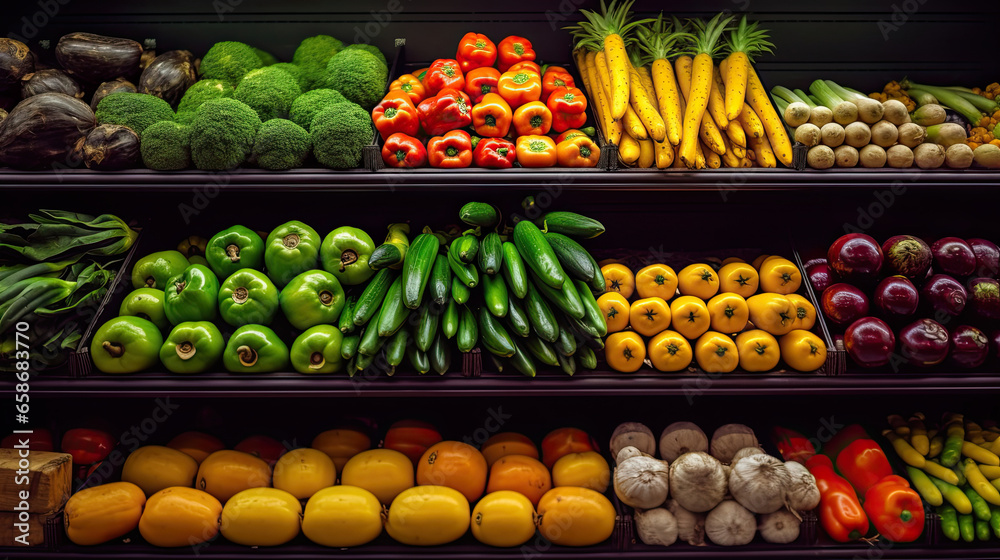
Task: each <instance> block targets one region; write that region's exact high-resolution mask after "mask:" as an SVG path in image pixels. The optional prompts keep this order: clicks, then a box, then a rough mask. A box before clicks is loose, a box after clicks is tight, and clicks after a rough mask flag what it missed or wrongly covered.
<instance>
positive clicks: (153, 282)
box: [146, 275, 156, 288]
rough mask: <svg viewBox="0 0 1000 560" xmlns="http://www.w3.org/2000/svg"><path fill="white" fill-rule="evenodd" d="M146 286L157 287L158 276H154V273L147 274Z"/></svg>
mask: <svg viewBox="0 0 1000 560" xmlns="http://www.w3.org/2000/svg"><path fill="white" fill-rule="evenodd" d="M146 287H147V288H155V287H156V278H153V276H152V275H149V276H147V277H146Z"/></svg>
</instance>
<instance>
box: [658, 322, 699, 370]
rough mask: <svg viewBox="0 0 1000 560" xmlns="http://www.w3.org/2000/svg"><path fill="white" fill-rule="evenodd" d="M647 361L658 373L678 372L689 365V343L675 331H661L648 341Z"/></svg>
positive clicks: (691, 354)
mask: <svg viewBox="0 0 1000 560" xmlns="http://www.w3.org/2000/svg"><path fill="white" fill-rule="evenodd" d="M647 355H648V356H649V361H650V362H652V363H653V367H654V368H656V369H658V370H659V371H680V370H682V369H684V368H686V367H688V366H689V365H690V364H691V360H692V359H693V358H694V353H693V352H692V351H691V343H690V342H688V341H687V339H686V338H684V337H683V336H681V334H680V333H678V332H676V331H663V332H661V333H660V334H658V335H656V336H654V337H653V338H651V339H650V340H649V349H648V351H647Z"/></svg>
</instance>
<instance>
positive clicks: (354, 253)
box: [319, 226, 375, 286]
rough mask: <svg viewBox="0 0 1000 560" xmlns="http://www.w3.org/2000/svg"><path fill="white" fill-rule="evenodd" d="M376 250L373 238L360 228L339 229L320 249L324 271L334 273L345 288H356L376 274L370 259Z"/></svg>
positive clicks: (327, 237) (345, 227)
mask: <svg viewBox="0 0 1000 560" xmlns="http://www.w3.org/2000/svg"><path fill="white" fill-rule="evenodd" d="M374 250H375V242H374V241H372V238H371V236H369V235H368V234H367V233H365V232H364V231H363V230H361V229H359V228H353V227H347V226H344V227H339V228H337V229H335V230H333V231H331V232H330V233H329V235H327V236H326V239H324V240H323V245H322V247H320V251H319V257H320V261H322V263H323V269H324V270H326V271H327V272H332V273H333V275H334V276H336V277H337V280H340V283H341V284H343V285H345V286H356V285H358V284H362V283H364V282H365V281H367V280H368V279H369V278H371V277H372V275H373V274H375V271H374V270H372V269H371V267H369V266H368V258H369V257H371V254H372V251H374Z"/></svg>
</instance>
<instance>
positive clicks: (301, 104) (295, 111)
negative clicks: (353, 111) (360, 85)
mask: <svg viewBox="0 0 1000 560" xmlns="http://www.w3.org/2000/svg"><path fill="white" fill-rule="evenodd" d="M345 101H347V98H345V97H344V96H343V95H340V92H339V91H337V90H335V89H314V90H312V91H307V92H305V93H303V94H302V95H300V96H298V97H296V98H295V101H294V102H292V110H291V111H289V115H290V116H289V118H290V119H292V122H294V123H295V124H297V125H299V126H301V127H302V128H304V129H306V130H309V127H310V126H311V125H312V121H313V118H315V117H316V115H317V114H319V113H320V112H321V111H322V110H323V109H326V108H327V107H330V106H332V105H334V104H337V103H343V102H345Z"/></svg>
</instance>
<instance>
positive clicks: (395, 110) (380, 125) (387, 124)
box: [372, 90, 420, 140]
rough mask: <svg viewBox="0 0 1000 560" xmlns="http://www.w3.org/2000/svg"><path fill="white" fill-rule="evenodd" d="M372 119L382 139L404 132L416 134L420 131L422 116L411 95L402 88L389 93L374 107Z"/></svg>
mask: <svg viewBox="0 0 1000 560" xmlns="http://www.w3.org/2000/svg"><path fill="white" fill-rule="evenodd" d="M372 121H373V122H374V123H375V129H376V130H378V133H379V135H381V136H382V139H383V140H385V139H386V138H388V137H390V136H392V135H393V134H395V133H397V132H402V133H403V134H407V135H409V136H414V135H416V134H417V133H418V132H420V116H419V115H417V108H416V107H415V106H414V105H413V101H412V100H410V96H409V95H407V94H406V93H405V92H403V91H401V90H390V91H389V93H388V94H387V95H386V96H385V98H384V99H382V101H381V102H379V104H378V105H376V106H375V108H374V109H372Z"/></svg>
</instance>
